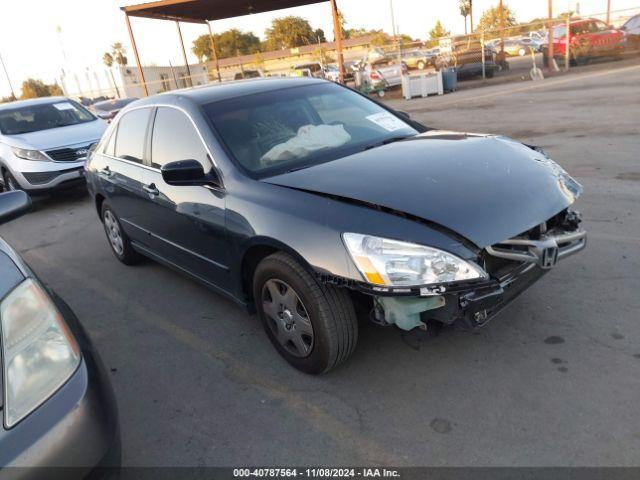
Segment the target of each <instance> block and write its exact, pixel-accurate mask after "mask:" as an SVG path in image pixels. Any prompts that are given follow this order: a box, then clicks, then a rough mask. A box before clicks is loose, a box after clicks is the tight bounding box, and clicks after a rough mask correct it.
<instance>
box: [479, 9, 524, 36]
mask: <svg viewBox="0 0 640 480" xmlns="http://www.w3.org/2000/svg"><path fill="white" fill-rule="evenodd" d="M502 12H503V15H504V26H505V27H513V26H514V25H516V15H515V13H513V11H512V10H511V9H510V8H509V7H508V6H507V4H506V3H505V4H503V6H502ZM500 28H501V25H500V7H491V8H490V9H489V10H486V11H485V12H484V13H483V14H482V17H480V21H479V22H478V29H479V30H482V31H484V32H488V31H490V30H499V29H500Z"/></svg>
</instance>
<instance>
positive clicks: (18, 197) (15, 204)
mask: <svg viewBox="0 0 640 480" xmlns="http://www.w3.org/2000/svg"><path fill="white" fill-rule="evenodd" d="M29 210H31V199H30V198H29V195H27V193H26V192H23V191H21V190H14V191H12V192H5V193H0V223H5V222H8V221H9V220H13V219H14V218H18V217H20V216H22V215H24V214H25V213H27V212H28V211H29Z"/></svg>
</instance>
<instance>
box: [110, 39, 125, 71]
mask: <svg viewBox="0 0 640 480" xmlns="http://www.w3.org/2000/svg"><path fill="white" fill-rule="evenodd" d="M126 53H127V51H126V50H125V48H124V46H122V43H120V42H116V43H114V44H113V45H111V55H112V56H113V59H114V60H115V62H116V63H117V64H118V65H120V66H121V67H126V66H127V64H128V63H129V59H128V58H127V55H126Z"/></svg>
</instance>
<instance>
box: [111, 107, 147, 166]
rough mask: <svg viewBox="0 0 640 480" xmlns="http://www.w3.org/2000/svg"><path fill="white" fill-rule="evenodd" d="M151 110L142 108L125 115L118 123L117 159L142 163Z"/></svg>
mask: <svg viewBox="0 0 640 480" xmlns="http://www.w3.org/2000/svg"><path fill="white" fill-rule="evenodd" d="M150 111H151V109H149V108H141V109H139V110H133V111H131V112H128V113H125V114H124V115H123V117H122V118H121V119H120V121H119V122H118V133H117V136H116V150H115V151H116V157H119V158H122V159H124V160H129V161H131V162H137V163H142V162H143V156H144V143H145V136H146V133H147V125H148V124H149V113H150Z"/></svg>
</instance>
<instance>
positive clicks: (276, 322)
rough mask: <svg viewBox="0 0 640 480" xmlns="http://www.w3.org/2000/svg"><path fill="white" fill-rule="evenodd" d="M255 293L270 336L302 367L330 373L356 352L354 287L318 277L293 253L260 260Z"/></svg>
mask: <svg viewBox="0 0 640 480" xmlns="http://www.w3.org/2000/svg"><path fill="white" fill-rule="evenodd" d="M253 298H254V302H255V306H256V311H257V312H258V316H259V317H260V320H261V321H262V324H263V327H264V329H265V331H266V333H267V336H268V337H269V340H271V343H272V344H273V346H274V347H275V348H276V350H277V351H278V352H279V353H280V355H282V357H284V359H285V360H286V361H287V362H289V364H290V365H292V366H293V367H295V368H297V369H298V370H301V371H303V372H305V373H310V374H321V373H326V372H328V371H329V370H331V369H333V368H335V367H337V366H338V365H340V364H341V363H343V362H344V361H345V360H346V359H347V358H349V356H350V355H351V353H352V352H353V350H354V348H355V346H356V343H357V341H358V320H357V317H356V313H355V309H354V306H353V302H352V300H351V298H350V297H349V295H348V293H347V292H346V291H345V290H344V289H340V288H335V287H331V286H328V285H325V284H323V283H320V282H318V281H317V280H316V279H315V278H314V277H313V276H312V275H310V274H309V272H307V270H306V269H304V268H303V267H302V266H301V265H300V264H299V263H298V262H296V261H295V260H294V259H293V258H292V257H291V256H290V255H287V254H286V253H283V252H278V253H274V254H273V255H270V256H268V257H266V258H265V259H263V260H262V261H261V262H260V264H259V265H258V267H257V268H256V271H255V274H254V276H253Z"/></svg>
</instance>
